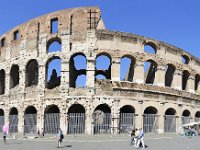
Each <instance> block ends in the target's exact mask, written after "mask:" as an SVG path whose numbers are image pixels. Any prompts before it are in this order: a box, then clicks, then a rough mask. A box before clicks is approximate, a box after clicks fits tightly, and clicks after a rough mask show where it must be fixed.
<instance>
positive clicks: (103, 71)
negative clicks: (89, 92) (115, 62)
mask: <svg viewBox="0 0 200 150" xmlns="http://www.w3.org/2000/svg"><path fill="white" fill-rule="evenodd" d="M111 61H112V60H111V56H110V55H109V54H107V53H101V54H99V55H98V56H97V57H96V66H95V68H96V70H95V78H96V79H102V78H97V77H101V76H98V75H103V76H105V78H106V79H111ZM102 62H103V63H102Z"/></svg>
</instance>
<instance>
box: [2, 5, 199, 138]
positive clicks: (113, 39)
mask: <svg viewBox="0 0 200 150" xmlns="http://www.w3.org/2000/svg"><path fill="white" fill-rule="evenodd" d="M0 41H1V42H0V52H1V53H0V62H1V65H0V125H1V126H2V125H4V124H9V130H10V133H18V134H20V133H21V134H25V133H26V134H28V133H29V134H30V133H37V132H38V131H41V130H44V132H45V133H47V134H54V133H56V132H57V130H58V128H61V129H62V130H63V131H64V133H65V134H91V135H92V134H105V133H108V134H120V133H126V132H128V131H129V130H130V129H132V128H135V127H136V128H143V129H144V131H145V132H146V133H150V132H153V133H166V132H176V131H177V129H178V128H179V127H180V126H181V125H182V124H185V123H189V122H193V121H200V95H199V94H200V83H199V82H200V60H199V59H198V58H196V57H195V56H192V55H191V54H189V53H188V52H186V51H184V50H182V49H180V48H177V47H175V46H173V45H170V44H167V43H165V42H162V41H158V40H155V39H151V38H147V37H144V36H139V35H135V34H131V33H124V32H118V31H108V30H106V28H105V25H104V22H103V19H102V18H101V11H100V9H99V8H98V7H81V8H74V9H66V10H61V11H57V12H53V13H50V14H47V15H44V16H41V17H38V18H35V19H32V20H30V21H28V22H26V23H24V24H21V25H19V26H17V27H15V28H13V29H12V30H10V31H9V32H7V33H5V34H3V35H1V36H0ZM149 49H150V50H149ZM52 62H56V63H57V64H56V65H52ZM58 68H60V69H58ZM122 70H123V71H122ZM78 82H82V85H80V83H78Z"/></svg>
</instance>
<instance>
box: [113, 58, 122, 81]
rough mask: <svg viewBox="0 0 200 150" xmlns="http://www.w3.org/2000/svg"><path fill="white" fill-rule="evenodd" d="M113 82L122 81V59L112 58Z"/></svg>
mask: <svg viewBox="0 0 200 150" xmlns="http://www.w3.org/2000/svg"><path fill="white" fill-rule="evenodd" d="M111 80H112V81H120V59H119V58H116V57H114V58H112V66H111Z"/></svg>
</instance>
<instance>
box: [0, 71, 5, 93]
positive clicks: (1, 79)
mask: <svg viewBox="0 0 200 150" xmlns="http://www.w3.org/2000/svg"><path fill="white" fill-rule="evenodd" d="M4 93H5V71H4V70H3V69H2V70H1V71H0V95H3V94H4Z"/></svg>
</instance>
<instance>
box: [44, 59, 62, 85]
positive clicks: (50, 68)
mask: <svg viewBox="0 0 200 150" xmlns="http://www.w3.org/2000/svg"><path fill="white" fill-rule="evenodd" d="M60 79H61V59H60V58H59V57H52V58H51V59H49V60H48V61H47V64H46V87H47V88H48V89H53V88H55V87H57V86H60Z"/></svg>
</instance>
